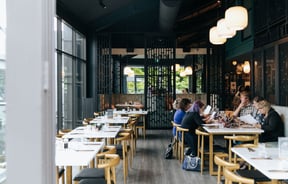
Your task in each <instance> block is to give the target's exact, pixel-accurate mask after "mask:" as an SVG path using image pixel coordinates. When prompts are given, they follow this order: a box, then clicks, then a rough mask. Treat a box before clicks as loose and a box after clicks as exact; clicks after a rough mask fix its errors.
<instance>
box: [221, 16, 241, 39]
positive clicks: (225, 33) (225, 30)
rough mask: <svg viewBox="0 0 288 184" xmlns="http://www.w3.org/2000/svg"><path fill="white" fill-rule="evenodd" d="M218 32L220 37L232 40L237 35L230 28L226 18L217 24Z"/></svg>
mask: <svg viewBox="0 0 288 184" xmlns="http://www.w3.org/2000/svg"><path fill="white" fill-rule="evenodd" d="M217 32H218V36H219V37H223V38H232V37H233V36H235V35H236V30H234V29H232V28H230V27H228V25H227V22H226V20H225V19H224V18H222V19H220V20H218V22H217Z"/></svg>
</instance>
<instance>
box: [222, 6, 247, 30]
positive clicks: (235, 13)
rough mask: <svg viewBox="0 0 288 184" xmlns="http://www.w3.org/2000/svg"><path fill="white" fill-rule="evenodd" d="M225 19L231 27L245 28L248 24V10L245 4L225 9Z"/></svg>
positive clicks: (235, 28) (236, 28)
mask: <svg viewBox="0 0 288 184" xmlns="http://www.w3.org/2000/svg"><path fill="white" fill-rule="evenodd" d="M225 20H226V22H227V25H228V27H230V29H234V30H236V31H238V30H243V29H244V28H246V27H247V25H248V12H247V9H246V8H244V7H243V6H233V7H231V8H228V9H227V10H226V11H225Z"/></svg>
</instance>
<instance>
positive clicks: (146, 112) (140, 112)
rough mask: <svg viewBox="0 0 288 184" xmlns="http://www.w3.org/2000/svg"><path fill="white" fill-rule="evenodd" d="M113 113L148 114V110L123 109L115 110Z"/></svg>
mask: <svg viewBox="0 0 288 184" xmlns="http://www.w3.org/2000/svg"><path fill="white" fill-rule="evenodd" d="M113 114H140V115H146V114H148V111H144V110H138V111H135V110H132V111H126V110H122V111H113Z"/></svg>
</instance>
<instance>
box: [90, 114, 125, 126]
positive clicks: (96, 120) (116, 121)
mask: <svg viewBox="0 0 288 184" xmlns="http://www.w3.org/2000/svg"><path fill="white" fill-rule="evenodd" d="M128 121H129V117H113V118H107V117H106V116H98V117H97V118H94V119H93V120H92V121H90V124H98V123H102V124H106V123H108V124H126V123H128Z"/></svg>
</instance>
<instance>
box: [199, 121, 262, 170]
mask: <svg viewBox="0 0 288 184" xmlns="http://www.w3.org/2000/svg"><path fill="white" fill-rule="evenodd" d="M203 128H204V129H205V130H206V131H207V132H208V134H209V173H210V175H217V171H214V161H213V156H214V152H213V142H214V136H216V135H223V136H225V135H259V134H261V133H263V130H262V129H258V128H244V127H237V128H226V127H220V126H209V124H207V126H203Z"/></svg>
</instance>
